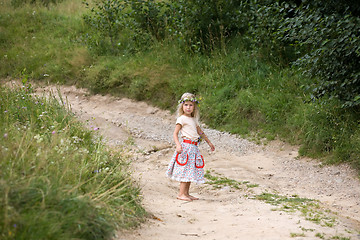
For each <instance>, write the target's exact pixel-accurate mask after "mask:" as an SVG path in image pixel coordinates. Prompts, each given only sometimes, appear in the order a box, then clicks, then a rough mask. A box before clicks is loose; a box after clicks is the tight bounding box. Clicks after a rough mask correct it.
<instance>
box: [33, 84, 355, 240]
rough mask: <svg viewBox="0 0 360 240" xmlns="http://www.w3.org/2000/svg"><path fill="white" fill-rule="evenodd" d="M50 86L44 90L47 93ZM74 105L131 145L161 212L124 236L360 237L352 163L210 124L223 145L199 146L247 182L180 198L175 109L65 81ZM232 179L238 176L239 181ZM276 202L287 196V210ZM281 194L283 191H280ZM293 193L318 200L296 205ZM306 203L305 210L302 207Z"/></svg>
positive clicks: (214, 171) (209, 164)
mask: <svg viewBox="0 0 360 240" xmlns="http://www.w3.org/2000/svg"><path fill="white" fill-rule="evenodd" d="M51 88H52V89H53V91H55V90H54V89H55V88H54V87H44V88H41V89H38V92H39V93H41V92H48V91H49V90H50V89H51ZM60 90H61V92H62V94H63V96H66V98H67V99H68V101H69V103H70V105H71V107H72V111H73V112H75V113H76V115H77V116H78V117H79V118H80V119H82V120H85V121H86V123H87V125H88V127H89V128H95V129H96V128H100V130H99V131H100V133H101V134H102V135H103V136H104V138H105V139H106V140H107V141H108V144H111V145H114V146H123V145H126V144H128V145H129V144H130V148H131V149H132V152H133V155H134V156H133V160H132V168H133V169H134V173H133V176H134V178H135V179H137V180H138V181H139V183H140V186H141V187H142V193H143V199H144V200H143V203H144V206H145V208H146V209H147V211H149V212H150V213H152V214H153V215H154V218H153V219H149V220H148V221H146V222H145V223H144V224H142V226H141V227H140V228H138V229H136V230H134V231H130V232H125V233H124V232H119V233H118V236H117V238H116V239H118V240H135V239H136V240H138V239H141V240H169V239H179V240H181V239H187V240H192V239H203V240H212V239H216V240H222V239H250V240H253V239H254V240H257V239H259V240H260V239H261V240H263V239H265V240H271V239H274V240H275V239H276V240H278V239H294V238H296V239H360V235H359V234H360V233H359V231H360V182H359V179H358V178H356V174H355V173H354V172H353V171H352V170H351V169H350V168H348V167H347V166H321V164H319V162H316V161H313V160H309V159H305V158H298V156H297V148H296V147H292V146H288V145H286V144H284V143H281V142H273V143H271V144H269V146H266V147H264V146H258V145H255V144H253V143H251V142H249V141H247V140H244V139H241V138H238V137H236V136H233V135H230V134H227V133H221V132H218V131H215V130H212V129H208V128H206V127H205V132H206V134H207V135H208V136H209V138H210V139H211V140H212V142H213V143H214V144H215V146H216V148H217V150H216V151H215V152H214V153H211V152H210V151H209V148H208V147H207V145H206V144H203V145H201V146H200V150H201V151H202V153H203V155H204V158H205V161H206V166H205V168H206V170H210V171H211V175H212V176H218V177H219V176H221V177H223V179H226V180H228V181H227V182H231V181H230V179H231V180H236V181H237V182H238V183H241V187H240V189H236V188H234V187H230V186H226V185H224V184H222V185H220V186H219V188H214V185H211V184H203V185H195V184H194V185H192V186H191V190H192V193H193V194H194V195H196V196H198V197H200V200H198V201H193V202H183V201H179V200H177V199H176V194H177V191H178V183H177V182H173V181H170V180H169V179H167V178H166V176H165V171H166V167H167V164H168V162H169V160H170V158H171V156H172V154H173V151H174V149H175V148H174V145H173V143H172V139H171V138H172V132H173V128H174V121H175V118H174V116H172V115H171V114H170V113H169V112H167V111H163V110H160V109H157V108H155V107H152V106H149V105H147V104H146V103H143V102H135V101H132V100H129V99H116V98H113V97H110V96H99V95H95V96H90V95H89V94H87V92H86V91H85V90H83V89H77V88H75V87H64V86H63V87H60ZM232 182H233V183H234V182H235V181H232ZM262 193H268V195H266V196H268V197H269V199H268V200H269V201H271V200H274V199H276V196H283V197H284V198H283V199H285V201H286V200H287V205H286V206H285V207H283V208H282V209H283V210H277V211H275V209H276V208H280V206H274V205H272V204H270V203H267V202H265V201H263V200H258V199H257V198H256V196H257V195H260V194H262ZM275 194H276V195H275ZM294 195H298V196H299V197H301V198H307V199H314V200H317V201H318V202H316V203H317V204H316V205H317V206H318V207H317V208H316V207H314V206H311V205H310V204H308V203H307V202H306V201H304V202H303V203H301V204H299V205H296V206H297V207H291V206H290V200H292V199H293V200H295V198H294V197H292V196H294ZM300 206H303V207H304V208H303V212H307V214H306V216H305V215H304V214H302V213H301V212H300V211H298V210H296V209H295V208H300Z"/></svg>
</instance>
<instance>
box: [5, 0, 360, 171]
mask: <svg viewBox="0 0 360 240" xmlns="http://www.w3.org/2000/svg"><path fill="white" fill-rule="evenodd" d="M85 13H88V11H87V9H86V8H85V6H84V5H83V4H81V1H80V0H78V1H70V0H65V1H63V2H61V3H59V4H58V5H51V6H50V7H49V8H46V7H41V6H33V5H24V6H23V7H20V8H12V7H11V6H10V0H2V1H1V8H0V26H1V27H0V65H1V66H2V67H1V68H0V77H2V78H7V77H11V78H16V77H21V76H22V73H25V74H27V75H29V77H30V78H31V79H34V80H38V81H45V82H59V83H64V84H76V85H77V86H81V87H86V88H88V89H90V90H91V91H92V93H100V94H106V93H110V94H113V95H115V96H119V97H130V98H133V99H136V100H142V101H146V102H148V103H151V104H153V105H155V106H159V107H161V108H164V109H170V110H175V106H176V104H177V100H178V98H179V97H180V96H181V94H182V93H184V92H193V93H196V94H197V95H199V96H201V97H202V99H203V101H202V103H201V106H200V109H201V114H202V121H203V122H204V123H206V124H207V125H208V126H210V127H212V128H215V129H218V130H223V131H228V132H231V133H235V134H239V135H241V136H244V137H248V138H250V139H254V140H255V141H259V140H260V139H264V138H266V139H268V140H273V139H281V140H285V141H287V142H289V143H291V144H298V145H300V146H301V150H300V154H301V155H305V156H310V157H316V158H321V159H323V160H324V162H328V163H332V164H339V163H343V162H345V163H349V164H351V165H352V166H354V167H355V168H357V169H359V170H360V160H359V158H358V156H359V154H360V127H359V124H360V117H359V116H360V114H359V110H356V109H355V110H344V109H341V108H340V107H339V106H340V104H339V103H338V102H336V101H335V100H331V101H328V102H326V103H319V102H309V99H310V94H311V93H310V92H309V91H308V90H307V89H306V87H305V86H308V85H311V83H312V82H313V81H314V80H311V79H308V78H306V77H304V76H303V75H302V73H301V72H297V71H296V69H295V68H290V67H284V66H282V67H280V66H279V64H277V63H276V62H268V61H266V60H264V59H266V58H264V57H262V56H260V53H259V52H261V51H259V52H256V51H250V50H249V48H248V46H247V45H248V43H247V41H244V39H242V38H241V37H237V38H235V39H232V40H231V41H229V42H228V43H227V44H226V46H225V47H226V53H227V54H224V51H217V50H214V51H212V52H211V53H209V54H194V53H193V54H191V53H188V52H186V51H184V50H183V48H182V47H181V45H179V44H178V41H177V40H176V39H166V40H165V41H164V42H161V43H159V42H151V43H152V44H151V45H149V44H147V46H146V48H144V49H141V48H139V47H134V46H139V44H138V43H136V42H133V41H132V40H131V38H130V33H129V32H130V30H128V29H125V30H124V32H123V33H122V35H121V39H120V43H121V44H120V45H121V47H120V48H119V54H118V55H116V56H114V55H109V54H108V51H106V49H105V48H106V46H105V45H104V46H103V45H102V43H101V41H100V40H99V39H98V35H96V34H95V33H94V32H93V31H92V30H91V29H89V27H88V26H86V25H85V23H84V21H83V19H82V15H83V14H85ZM18 26H21V27H18ZM103 48H104V49H105V50H104V49H103ZM262 54H263V52H262ZM268 54H269V55H271V53H268ZM24 69H25V70H24Z"/></svg>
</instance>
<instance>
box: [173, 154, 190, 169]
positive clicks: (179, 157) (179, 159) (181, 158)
mask: <svg viewBox="0 0 360 240" xmlns="http://www.w3.org/2000/svg"><path fill="white" fill-rule="evenodd" d="M175 160H176V163H177V164H179V165H180V166H184V165H186V164H187V162H188V160H189V155H187V154H186V156H185V154H180V153H178V154H176V158H175Z"/></svg>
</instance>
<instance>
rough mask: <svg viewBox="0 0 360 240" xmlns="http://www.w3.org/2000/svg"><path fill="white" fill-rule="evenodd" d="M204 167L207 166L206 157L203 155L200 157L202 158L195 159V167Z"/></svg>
mask: <svg viewBox="0 0 360 240" xmlns="http://www.w3.org/2000/svg"><path fill="white" fill-rule="evenodd" d="M204 166H205V161H204V157H203V156H202V155H200V158H199V157H196V158H195V167H197V168H203V167H204Z"/></svg>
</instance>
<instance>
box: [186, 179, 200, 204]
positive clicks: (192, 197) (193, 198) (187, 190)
mask: <svg viewBox="0 0 360 240" xmlns="http://www.w3.org/2000/svg"><path fill="white" fill-rule="evenodd" d="M189 190H190V182H189V185H188V186H187V188H186V196H188V198H190V199H191V200H199V198H197V197H194V196H191V195H190V193H189Z"/></svg>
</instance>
